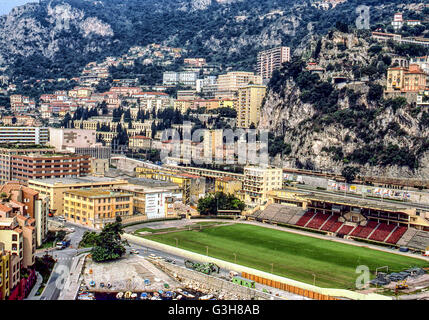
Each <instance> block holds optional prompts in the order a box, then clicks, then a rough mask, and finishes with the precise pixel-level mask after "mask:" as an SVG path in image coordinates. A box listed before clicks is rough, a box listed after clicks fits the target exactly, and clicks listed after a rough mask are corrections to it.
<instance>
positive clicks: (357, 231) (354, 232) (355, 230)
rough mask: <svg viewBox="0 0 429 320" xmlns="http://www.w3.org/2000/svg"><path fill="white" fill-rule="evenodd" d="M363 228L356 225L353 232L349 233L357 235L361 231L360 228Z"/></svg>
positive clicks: (353, 235)
mask: <svg viewBox="0 0 429 320" xmlns="http://www.w3.org/2000/svg"><path fill="white" fill-rule="evenodd" d="M363 228H365V227H363V226H357V227H356V229H354V230H353V232H352V233H351V234H350V236H352V237H357V236H358V234H359V233H360V232H361V231H362V229H363Z"/></svg>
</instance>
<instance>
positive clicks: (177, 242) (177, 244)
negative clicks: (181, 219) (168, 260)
mask: <svg viewBox="0 0 429 320" xmlns="http://www.w3.org/2000/svg"><path fill="white" fill-rule="evenodd" d="M174 239H176V247H178V246H179V239H177V238H174Z"/></svg>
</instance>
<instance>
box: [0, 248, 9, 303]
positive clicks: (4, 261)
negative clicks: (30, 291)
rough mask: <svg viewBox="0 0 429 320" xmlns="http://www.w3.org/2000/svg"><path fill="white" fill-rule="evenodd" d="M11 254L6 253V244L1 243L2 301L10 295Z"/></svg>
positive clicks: (0, 296)
mask: <svg viewBox="0 0 429 320" xmlns="http://www.w3.org/2000/svg"><path fill="white" fill-rule="evenodd" d="M9 267H10V253H9V252H8V251H6V249H5V245H4V243H2V242H0V300H5V299H6V297H8V296H9V294H10V288H9V275H10V270H9Z"/></svg>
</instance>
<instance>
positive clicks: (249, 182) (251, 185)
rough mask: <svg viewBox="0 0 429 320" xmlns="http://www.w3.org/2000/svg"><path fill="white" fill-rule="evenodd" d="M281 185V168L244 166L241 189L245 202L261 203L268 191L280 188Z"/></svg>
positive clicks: (263, 201)
mask: <svg viewBox="0 0 429 320" xmlns="http://www.w3.org/2000/svg"><path fill="white" fill-rule="evenodd" d="M282 185H283V170H282V169H280V168H274V167H268V168H264V167H256V166H248V167H245V168H244V183H243V190H244V192H245V202H246V204H248V205H250V206H252V205H253V206H256V205H263V204H265V203H266V202H267V201H268V199H269V196H268V194H269V192H270V191H272V190H280V189H282Z"/></svg>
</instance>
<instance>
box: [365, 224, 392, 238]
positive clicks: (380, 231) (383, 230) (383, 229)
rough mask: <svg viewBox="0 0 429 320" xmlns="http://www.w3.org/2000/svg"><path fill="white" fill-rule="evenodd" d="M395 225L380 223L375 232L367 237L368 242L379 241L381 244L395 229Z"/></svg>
mask: <svg viewBox="0 0 429 320" xmlns="http://www.w3.org/2000/svg"><path fill="white" fill-rule="evenodd" d="M395 227H396V225H394V224H387V223H384V222H382V223H380V225H379V226H378V228H377V230H375V232H373V233H372V235H371V236H370V237H369V239H370V240H374V241H380V242H383V241H384V240H386V238H387V236H388V235H389V234H390V233H391V232H392V231H393V229H395Z"/></svg>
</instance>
